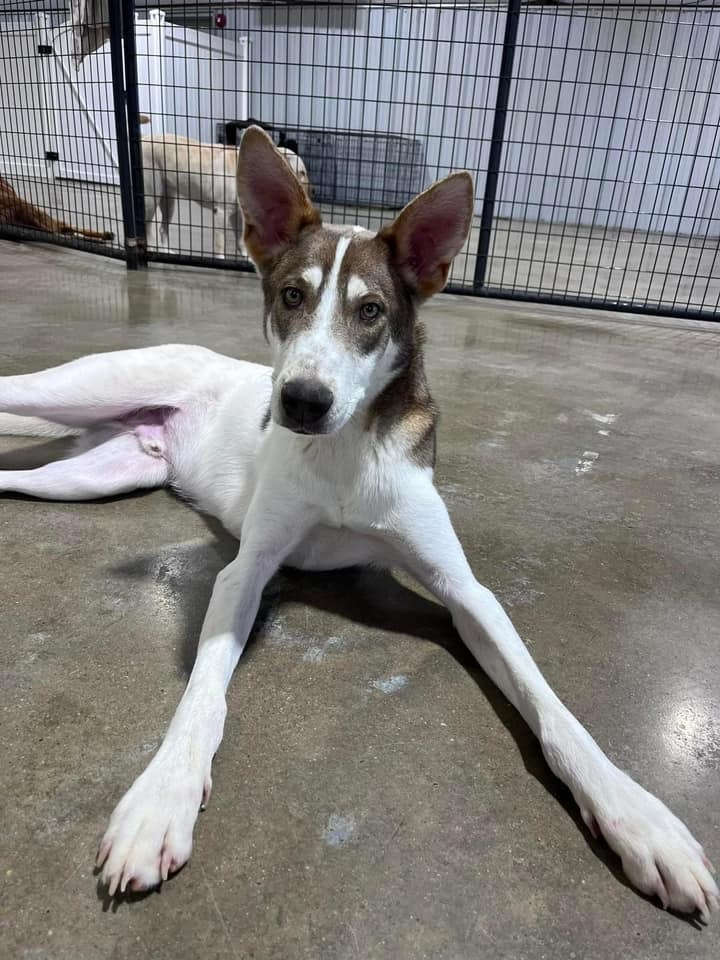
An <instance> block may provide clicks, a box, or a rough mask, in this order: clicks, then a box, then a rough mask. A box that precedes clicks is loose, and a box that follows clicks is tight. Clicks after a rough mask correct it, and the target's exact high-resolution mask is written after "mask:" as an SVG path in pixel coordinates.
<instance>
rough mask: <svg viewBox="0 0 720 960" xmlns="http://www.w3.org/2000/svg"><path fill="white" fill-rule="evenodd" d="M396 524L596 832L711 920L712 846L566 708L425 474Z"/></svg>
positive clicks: (640, 882) (628, 866)
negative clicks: (484, 582) (480, 577)
mask: <svg viewBox="0 0 720 960" xmlns="http://www.w3.org/2000/svg"><path fill="white" fill-rule="evenodd" d="M396 511H397V512H396V513H395V514H394V516H393V520H392V522H390V523H388V536H389V538H390V540H391V543H392V544H393V545H394V546H396V547H397V548H398V549H401V550H402V551H403V552H404V555H405V558H406V565H407V567H408V569H409V570H410V572H411V573H413V575H414V576H416V577H417V578H418V580H420V582H421V583H423V584H424V585H425V586H426V587H427V588H428V589H429V590H431V591H432V592H433V593H434V594H435V595H436V596H437V597H438V599H440V600H442V602H443V603H445V604H446V605H447V607H448V608H449V610H450V612H451V613H452V615H453V619H454V621H455V625H456V627H457V629H458V632H459V633H460V636H461V637H462V639H463V640H464V641H465V643H466V644H467V646H468V647H469V648H470V650H471V651H472V653H473V655H474V656H475V658H476V659H477V661H478V662H479V663H480V665H481V666H482V667H483V669H484V670H485V671H486V672H487V673H488V674H489V675H490V677H492V679H493V680H494V681H495V683H496V684H497V685H498V686H499V687H500V689H501V690H502V691H503V693H504V694H505V696H506V697H507V698H508V699H509V700H510V702H511V703H512V704H513V705H514V706H515V707H516V709H517V710H518V711H519V712H520V713H521V714H522V716H523V717H524V718H525V721H526V722H527V723H528V725H529V726H530V727H531V729H532V730H533V732H534V733H535V735H536V736H537V737H538V738H539V740H540V743H541V745H542V749H543V753H544V754H545V757H546V759H547V762H548V764H549V765H550V768H551V769H552V771H553V772H554V773H555V775H556V776H558V777H559V778H560V779H561V780H562V781H563V782H564V783H566V784H567V786H568V787H569V788H570V790H571V791H572V793H573V796H574V797H575V800H576V802H577V804H578V806H579V807H580V811H581V813H582V816H583V819H584V820H585V823H586V824H587V825H588V827H589V828H590V830H591V831H593V832H595V831H597V830H599V831H600V832H601V833H602V835H603V836H604V837H605V839H606V841H607V842H608V843H609V845H610V846H611V847H612V848H613V850H615V852H616V853H617V854H619V856H620V857H621V858H622V863H623V868H624V870H625V873H626V874H627V876H628V877H629V879H630V880H631V881H632V882H633V883H634V884H635V886H636V887H638V888H639V889H640V890H642V891H643V892H644V893H647V894H650V895H652V894H656V895H657V896H658V897H659V898H660V900H661V901H662V903H663V904H664V905H665V906H670V907H673V908H674V909H677V910H682V911H686V912H692V911H694V910H695V909H697V910H698V911H699V912H700V914H701V915H702V916H703V917H704V918H707V916H708V913H709V911H710V910H711V909H713V908H717V906H718V899H717V898H718V888H717V885H716V883H715V881H714V880H713V878H712V876H711V874H710V864H709V862H708V860H707V858H706V857H705V855H704V853H703V851H702V848H701V846H700V844H699V843H697V841H696V840H694V839H693V837H692V835H691V834H690V832H689V831H688V829H687V827H686V826H685V825H684V824H683V823H682V822H681V821H680V820H678V818H677V817H675V816H674V815H673V814H672V813H671V812H670V811H669V810H668V809H667V807H665V806H664V805H663V804H662V803H661V802H660V801H659V800H658V799H657V798H656V797H654V796H652V794H650V793H648V792H647V791H646V790H644V789H643V788H642V787H641V786H639V785H638V784H637V783H635V782H634V781H633V780H631V779H630V777H629V776H627V775H626V774H625V773H623V772H622V771H621V770H619V769H618V768H617V767H616V766H614V765H613V764H612V763H611V762H610V760H608V758H607V757H606V756H605V754H604V753H603V752H602V750H601V749H600V748H599V747H598V745H597V744H596V743H595V741H594V740H593V739H592V737H591V736H590V734H589V733H588V732H587V731H586V730H585V729H584V727H583V726H582V725H581V724H580V723H579V721H578V720H577V719H576V718H575V717H574V716H573V715H572V714H571V713H570V711H569V710H568V709H567V708H566V707H565V706H564V705H563V704H562V703H561V701H560V700H559V699H558V697H557V696H556V695H555V693H554V692H553V691H552V690H551V688H550V687H549V685H548V684H547V682H546V681H545V679H544V677H543V676H542V674H541V673H540V670H539V669H538V667H537V666H536V664H535V662H534V661H533V659H532V657H531V656H530V654H529V652H528V650H527V648H526V647H525V645H524V644H523V642H522V640H521V639H520V637H519V636H518V634H517V633H516V631H515V628H514V627H513V625H512V623H511V622H510V620H509V618H508V616H507V614H506V613H505V611H504V610H503V608H502V606H501V605H500V604H499V603H498V601H497V600H496V598H495V597H494V595H493V594H492V593H491V592H490V591H489V590H487V589H486V588H485V587H483V586H481V585H480V584H479V583H478V582H477V580H476V579H475V577H474V576H473V574H472V571H471V569H470V567H469V565H468V562H467V560H466V558H465V555H464V553H463V550H462V547H461V546H460V543H459V541H458V539H457V537H456V535H455V531H454V530H453V528H452V525H451V523H450V519H449V517H448V513H447V510H446V508H445V504H444V503H443V501H442V500H441V498H440V496H439V494H438V493H437V491H436V490H435V488H434V487H433V485H432V482H431V480H430V479H429V478H428V477H427V476H426V475H425V474H420V473H418V476H417V478H416V481H415V484H414V486H411V485H410V484H408V487H407V498H406V500H405V501H404V502H403V503H402V504H400V505H396Z"/></svg>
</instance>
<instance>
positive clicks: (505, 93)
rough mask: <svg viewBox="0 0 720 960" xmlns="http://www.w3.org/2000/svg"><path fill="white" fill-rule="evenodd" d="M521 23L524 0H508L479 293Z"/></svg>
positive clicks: (482, 225) (475, 284)
mask: <svg viewBox="0 0 720 960" xmlns="http://www.w3.org/2000/svg"><path fill="white" fill-rule="evenodd" d="M519 23H520V0H508V7H507V13H506V15H505V34H504V36H503V51H502V59H501V61H500V76H499V77H498V89H497V97H496V99H495V114H494V116H493V128H492V136H491V139H490V156H489V157H488V170H487V178H486V180H485V192H484V194H483V205H482V215H481V217H480V237H479V240H478V249H477V257H476V259H475V275H474V277H473V291H474V292H475V293H478V292H479V291H480V290H482V288H483V287H484V286H485V280H486V275H487V268H488V259H489V253H490V237H491V235H492V224H493V215H494V212H495V197H496V194H497V185H498V179H499V176H500V161H501V159H502V151H503V146H504V144H505V123H506V120H507V109H508V102H509V100H510V87H511V86H512V78H513V68H514V66H515V48H516V45H517V33H518V26H519Z"/></svg>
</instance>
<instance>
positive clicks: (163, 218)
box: [158, 189, 175, 253]
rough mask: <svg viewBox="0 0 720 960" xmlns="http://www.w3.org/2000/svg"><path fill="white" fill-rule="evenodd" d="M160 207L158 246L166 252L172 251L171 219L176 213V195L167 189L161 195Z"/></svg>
mask: <svg viewBox="0 0 720 960" xmlns="http://www.w3.org/2000/svg"><path fill="white" fill-rule="evenodd" d="M158 209H159V211H160V220H159V233H158V247H160V248H162V249H163V250H164V251H165V253H172V252H173V251H171V249H170V221H171V220H172V218H173V216H174V214H175V197H174V196H173V195H172V194H170V193H169V192H168V191H167V189H165V190H164V192H163V193H162V195H161V196H160V197H159V202H158Z"/></svg>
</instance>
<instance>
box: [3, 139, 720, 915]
mask: <svg viewBox="0 0 720 960" xmlns="http://www.w3.org/2000/svg"><path fill="white" fill-rule="evenodd" d="M237 191H238V197H239V200H240V204H241V206H242V210H243V215H244V220H245V242H246V244H247V248H248V250H249V253H250V256H251V257H252V259H253V261H254V262H255V264H256V266H257V269H258V272H259V273H260V275H261V277H262V284H263V291H264V296H265V326H266V330H267V335H268V338H269V340H270V343H271V345H272V349H273V355H274V366H273V367H272V368H270V367H264V366H258V365H255V364H252V363H244V362H242V361H239V360H232V359H229V358H227V357H224V356H220V355H218V354H215V353H212V352H211V351H209V350H206V349H203V348H201V347H193V346H163V347H151V348H148V349H143V350H128V351H122V352H118V353H110V354H100V355H97V356H89V357H84V358H82V359H79V360H75V361H73V362H72V363H68V364H65V365H63V366H60V367H56V368H53V369H50V370H46V371H43V372H40V373H31V374H25V375H20V376H10V377H3V378H0V409H1V410H4V411H6V412H8V413H11V414H13V415H15V416H20V417H41V418H44V420H45V421H48V420H49V421H53V422H54V423H56V424H63V425H66V427H70V428H79V429H81V430H82V434H83V436H82V446H81V447H80V448H79V449H78V451H77V454H76V455H75V456H74V457H72V458H70V459H67V460H63V461H59V462H54V463H50V464H48V465H47V466H44V467H40V468H38V469H34V470H26V471H25V470H21V471H8V472H5V473H0V490H4V491H16V492H20V493H25V494H30V495H33V496H37V497H45V498H55V499H71V500H78V499H86V498H94V497H104V496H110V495H113V494H120V493H124V492H126V491H130V490H136V489H140V488H147V487H159V486H163V485H169V486H171V487H173V488H175V489H176V490H177V491H178V492H179V493H180V494H181V495H182V496H183V497H184V498H186V499H187V500H189V501H191V502H193V503H194V504H195V505H196V506H197V507H198V509H200V510H203V511H206V512H207V513H210V514H213V515H214V516H216V517H218V518H219V519H220V520H221V521H222V523H223V524H224V525H225V527H226V528H227V529H228V530H229V531H230V532H231V533H233V534H234V535H235V536H236V537H238V538H239V539H240V548H239V552H238V555H237V558H236V559H235V560H233V562H232V563H230V564H229V566H227V567H226V568H225V569H224V570H223V571H222V572H221V573H220V575H219V576H218V578H217V581H216V583H215V587H214V589H213V594H212V599H211V602H210V606H209V609H208V611H207V615H206V617H205V622H204V625H203V628H202V634H201V637H200V643H199V647H198V652H197V659H196V661H195V665H194V667H193V670H192V674H191V676H190V680H189V682H188V685H187V689H186V691H185V693H184V695H183V697H182V700H181V702H180V704H179V706H178V708H177V711H176V713H175V716H174V717H173V719H172V721H171V723H170V726H169V728H168V731H167V733H166V735H165V738H164V740H163V743H162V745H161V747H160V748H159V750H158V752H157V754H156V755H155V756H154V758H153V759H152V760H151V762H150V764H149V765H148V767H147V768H146V770H145V771H144V772H143V773H141V774H140V776H139V777H138V778H137V780H136V781H135V782H134V783H133V785H132V786H131V787H130V789H129V790H128V792H127V793H126V794H125V796H124V797H123V798H122V800H121V801H120V803H119V804H118V805H117V807H116V808H115V811H114V813H113V814H112V817H111V819H110V824H109V826H108V828H107V832H106V833H105V836H104V838H103V839H102V842H101V844H100V850H99V853H98V864H99V865H100V866H102V868H103V872H102V878H103V880H104V882H105V883H106V884H107V886H108V888H109V892H110V894H111V895H112V894H115V892H116V891H118V890H120V891H123V890H125V889H126V888H129V889H131V890H143V889H147V888H150V887H153V886H155V885H156V884H159V883H160V882H161V881H162V880H164V879H165V878H166V877H167V876H168V875H169V874H170V873H172V872H173V871H175V870H177V869H178V868H179V867H181V866H182V865H183V864H184V863H185V861H186V860H187V859H188V858H189V856H190V850H191V846H192V835H193V825H194V823H195V820H196V817H197V815H198V810H199V809H200V807H201V805H202V804H203V803H205V802H207V799H208V797H209V794H210V782H211V781H210V769H211V764H212V759H213V755H214V754H215V751H216V750H217V749H218V747H219V745H220V741H221V739H222V735H223V725H224V719H225V711H226V705H225V691H226V688H227V685H228V683H229V681H230V677H231V675H232V673H233V670H234V669H235V666H236V664H237V662H238V659H239V657H240V655H241V653H242V652H243V648H244V646H245V643H246V641H247V638H248V633H249V631H250V628H251V626H252V623H253V620H254V619H255V615H256V613H257V610H258V604H259V602H260V595H261V593H262V590H263V588H264V586H265V584H266V583H267V582H268V580H269V578H270V577H271V576H272V575H273V573H274V572H275V571H276V570H277V569H278V567H279V566H280V565H281V564H288V565H291V566H294V567H299V568H302V569H304V570H326V569H334V568H338V567H347V566H350V565H355V564H367V563H372V564H381V565H385V566H398V567H404V568H405V569H406V570H408V571H409V572H410V573H411V574H412V575H413V576H414V577H415V578H416V579H417V580H418V581H419V582H420V583H422V584H424V585H425V586H426V587H427V588H428V589H429V590H430V591H431V592H432V593H433V594H434V595H435V596H436V597H437V598H438V599H439V600H440V601H442V603H444V604H446V605H447V607H448V608H449V609H450V611H451V612H452V615H453V618H454V621H455V625H456V627H457V629H458V632H459V633H460V636H461V637H462V639H463V640H464V642H465V643H466V644H467V646H468V647H469V649H470V650H471V651H472V653H473V655H474V656H475V657H476V659H477V660H478V662H479V663H480V664H481V665H482V667H483V669H484V670H486V671H487V673H488V674H489V675H490V677H492V679H493V680H494V681H495V683H496V684H497V685H498V686H499V687H500V688H501V690H502V691H503V692H504V693H505V695H506V696H507V697H508V699H509V700H510V701H511V703H512V704H513V705H514V706H515V707H516V708H517V710H518V711H519V712H520V713H521V714H522V716H523V717H524V718H525V720H526V722H527V723H528V725H529V726H530V728H531V729H532V730H533V732H534V733H535V735H536V736H537V737H538V738H539V740H540V743H541V745H542V749H543V752H544V754H545V757H546V759H547V762H548V764H549V765H550V768H551V769H552V770H553V772H554V773H555V774H556V775H557V776H558V777H559V778H560V779H561V780H562V781H563V782H564V783H565V784H567V786H568V787H569V788H570V790H571V791H572V794H573V796H574V798H575V800H576V802H577V804H578V806H579V808H580V811H581V813H582V817H583V819H584V821H585V823H586V824H587V825H588V827H589V829H590V830H591V831H593V833H596V834H597V833H601V834H602V835H603V836H604V837H605V839H606V841H607V842H608V844H609V845H610V846H611V847H612V849H613V850H615V851H616V853H617V854H618V855H619V856H620V857H621V858H622V863H623V867H624V869H625V873H626V874H627V876H628V877H629V879H630V880H631V881H632V883H633V884H635V886H636V887H638V888H639V889H640V890H642V891H643V892H644V893H646V894H655V895H657V897H659V899H660V900H661V901H662V903H663V905H665V906H666V907H672V908H674V909H676V910H680V911H688V912H691V911H698V912H699V914H700V916H701V917H703V918H704V919H707V917H708V916H709V913H710V910H711V909H713V908H716V907H717V905H718V888H717V886H716V884H715V881H714V879H713V877H712V875H711V869H712V868H711V865H710V863H709V861H708V860H707V858H706V857H705V854H704V853H703V850H702V848H701V846H700V844H699V843H698V842H697V841H696V840H695V839H694V838H693V836H692V834H691V833H690V831H689V830H688V829H687V827H686V826H685V825H684V824H683V823H682V822H681V821H680V820H679V819H678V818H677V817H675V816H674V815H673V814H672V813H671V812H670V811H669V810H668V809H667V807H665V806H664V805H663V803H662V802H661V801H660V800H658V799H657V798H656V797H654V796H652V795H651V794H650V793H648V792H647V791H646V790H644V789H643V788H642V787H641V786H639V785H638V784H637V783H635V782H634V781H633V780H632V779H631V778H630V777H629V776H628V775H627V774H626V773H624V772H623V771H622V770H619V769H618V768H617V767H616V766H615V765H614V764H613V763H612V762H611V761H610V760H609V759H608V758H607V757H606V756H605V754H604V753H603V752H602V750H601V749H600V747H599V746H598V745H597V744H596V743H595V741H594V740H593V739H592V737H591V736H590V734H589V733H588V732H587V731H586V730H585V729H584V728H583V727H582V726H581V724H580V723H579V722H578V720H577V719H576V718H575V717H574V716H573V715H572V713H570V711H569V710H568V709H567V708H566V707H565V706H564V705H563V704H562V703H561V702H560V700H559V699H558V697H557V696H556V695H555V693H554V692H553V691H552V690H551V689H550V687H549V686H548V684H547V682H546V681H545V679H544V678H543V676H542V674H541V673H540V671H539V669H538V668H537V666H536V665H535V663H534V661H533V659H532V657H531V656H530V654H529V652H528V650H527V648H526V647H525V645H524V644H523V642H522V640H521V639H520V637H519V636H518V634H517V633H516V631H515V629H514V627H513V625H512V623H511V622H510V620H509V619H508V617H507V615H506V614H505V612H504V610H503V609H502V607H501V606H500V604H499V603H498V601H497V600H496V599H495V597H494V596H493V594H492V593H491V592H490V591H489V590H487V589H486V588H485V587H483V586H481V585H480V584H479V583H478V582H477V580H476V579H475V577H474V576H473V573H472V570H471V569H470V566H469V564H468V562H467V560H466V558H465V554H464V553H463V550H462V547H461V545H460V543H459V541H458V538H457V536H456V535H455V531H454V530H453V528H452V525H451V523H450V519H449V517H448V513H447V510H446V508H445V505H444V503H443V501H442V500H441V498H440V496H439V494H438V492H437V490H436V489H435V486H434V485H433V460H434V440H435V408H434V406H433V402H432V400H431V397H430V394H429V392H428V387H427V384H426V381H425V373H424V368H423V357H422V330H421V327H420V325H419V323H418V319H417V306H418V304H419V303H420V302H421V301H423V300H425V299H426V298H427V297H430V296H432V295H433V294H434V293H437V292H438V291H439V290H441V289H442V287H443V285H444V284H445V281H446V279H447V275H448V269H449V266H450V263H451V261H452V259H453V257H454V256H455V255H456V254H457V253H458V251H459V250H460V249H461V247H462V245H463V243H464V241H465V238H466V235H467V232H468V228H469V226H470V221H471V217H472V211H473V189H472V181H471V178H470V176H469V175H468V174H466V173H458V174H455V175H453V176H450V177H448V178H447V179H445V180H442V181H440V182H439V183H436V184H435V185H434V186H433V187H431V188H430V189H429V190H427V191H425V192H424V193H422V194H421V195H420V196H419V197H417V198H416V199H415V200H414V201H413V202H412V203H410V204H409V205H408V206H407V207H406V208H405V209H404V210H403V211H402V212H401V213H400V215H399V216H398V217H397V219H396V220H395V221H394V222H393V223H391V224H390V225H389V226H387V227H385V228H384V229H383V230H381V231H380V233H378V234H372V233H369V232H368V231H366V230H362V229H360V228H358V227H334V226H328V225H324V224H323V223H321V220H320V216H319V214H318V212H317V211H316V210H315V209H314V208H313V206H312V203H311V202H310V200H309V198H308V196H307V194H306V193H305V191H304V190H303V189H302V187H301V186H300V184H299V183H298V181H297V179H296V178H295V177H294V176H293V174H292V171H291V170H290V168H289V167H288V165H287V163H286V162H285V160H284V159H283V158H282V156H281V155H280V154H279V153H278V152H277V150H276V149H275V148H274V146H273V145H272V143H271V141H270V140H269V139H268V137H267V136H266V135H265V134H264V133H263V132H262V131H261V130H259V129H257V128H251V129H250V130H248V132H247V133H246V134H245V136H244V138H243V141H242V144H241V147H240V162H239V166H238V179H237ZM11 420H12V418H10V417H6V418H5V421H4V424H3V425H4V426H5V427H6V428H7V427H8V426H9V425H11V423H10V421H11ZM27 425H28V424H27V423H22V422H17V421H16V423H15V426H16V427H17V428H18V430H17V431H16V432H19V430H20V429H21V428H24V427H25V426H27ZM29 426H30V427H32V426H33V424H32V423H30V424H29ZM39 429H40V431H41V432H42V431H47V430H51V429H54V428H52V427H50V426H48V424H47V423H46V422H45V423H44V424H43V425H41V426H40V428H39Z"/></svg>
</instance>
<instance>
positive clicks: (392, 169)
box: [216, 120, 427, 210]
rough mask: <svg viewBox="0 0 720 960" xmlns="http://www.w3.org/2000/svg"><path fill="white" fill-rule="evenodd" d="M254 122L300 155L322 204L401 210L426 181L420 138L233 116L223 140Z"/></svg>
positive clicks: (221, 127) (232, 140)
mask: <svg viewBox="0 0 720 960" xmlns="http://www.w3.org/2000/svg"><path fill="white" fill-rule="evenodd" d="M252 124H257V125H258V126H261V127H263V128H264V129H265V130H266V131H267V132H268V133H269V134H270V135H271V136H272V137H273V140H274V141H275V142H276V143H277V145H278V146H280V147H286V148H288V149H290V150H292V151H293V152H294V153H297V154H298V156H299V157H300V159H301V160H302V161H303V163H304V164H305V167H306V168H307V171H308V177H309V179H310V183H311V184H312V191H313V200H315V201H316V202H317V203H329V204H341V205H344V206H352V207H377V208H380V209H383V210H397V209H399V208H400V207H404V206H405V204H406V203H409V202H410V200H412V198H413V197H414V196H415V195H416V194H418V193H420V191H421V190H424V189H425V187H426V186H427V174H426V170H425V151H424V149H423V145H422V143H421V142H420V141H419V140H413V139H411V138H410V137H401V136H398V135H393V134H383V133H377V134H375V133H355V132H353V131H351V130H312V129H304V128H301V127H293V128H291V129H285V128H283V127H274V126H273V125H272V124H268V123H263V122H262V121H259V120H234V121H230V122H228V123H223V124H218V127H217V131H216V133H217V138H218V142H219V143H225V144H237V143H239V139H240V135H241V131H242V130H243V129H246V128H247V127H249V126H251V125H252Z"/></svg>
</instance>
